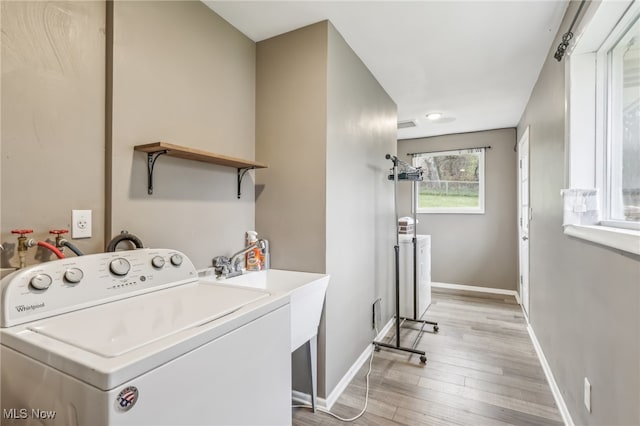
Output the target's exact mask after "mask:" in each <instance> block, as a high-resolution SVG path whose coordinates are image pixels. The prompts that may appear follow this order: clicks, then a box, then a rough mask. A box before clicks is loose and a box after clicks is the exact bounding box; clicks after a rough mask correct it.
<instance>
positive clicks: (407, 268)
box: [400, 235, 431, 319]
mask: <svg viewBox="0 0 640 426" xmlns="http://www.w3.org/2000/svg"><path fill="white" fill-rule="evenodd" d="M412 240H413V235H400V316H401V317H404V318H410V319H419V318H421V317H422V315H423V314H424V313H425V311H426V310H427V308H428V307H429V305H430V304H431V235H417V236H416V240H417V242H416V248H417V262H418V265H417V269H416V278H417V279H416V291H415V295H416V298H417V305H416V313H417V315H416V316H414V291H413V243H412Z"/></svg>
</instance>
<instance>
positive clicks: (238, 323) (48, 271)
mask: <svg viewBox="0 0 640 426" xmlns="http://www.w3.org/2000/svg"><path fill="white" fill-rule="evenodd" d="M1 284H2V301H1V302H2V305H1V306H2V315H1V322H0V326H1V328H0V350H1V352H0V354H1V362H2V371H1V376H2V382H1V385H2V388H1V389H2V395H1V405H2V407H1V409H2V422H1V423H2V424H3V425H4V424H19V425H23V426H27V425H40V424H44V425H90V426H94V425H96V426H97V425H191V424H194V425H195V424H199V425H234V424H237V425H286V424H291V357H290V339H291V338H290V321H289V299H288V296H286V295H282V294H272V293H269V292H267V291H265V290H259V289H251V288H241V287H237V286H233V287H232V286H225V285H221V284H212V283H211V282H208V283H205V282H201V281H199V279H198V274H197V272H196V270H195V268H194V266H193V264H192V263H191V261H190V260H189V259H188V258H187V257H186V256H184V255H183V254H182V253H179V252H177V251H175V250H166V249H140V250H131V251H123V252H115V253H102V254H96V255H88V256H82V257H73V258H67V259H61V260H56V261H51V262H47V263H43V264H40V265H35V266H32V267H29V268H25V269H23V270H20V271H17V272H15V273H13V274H11V275H9V276H7V277H5V278H4V279H3V280H2V283H1Z"/></svg>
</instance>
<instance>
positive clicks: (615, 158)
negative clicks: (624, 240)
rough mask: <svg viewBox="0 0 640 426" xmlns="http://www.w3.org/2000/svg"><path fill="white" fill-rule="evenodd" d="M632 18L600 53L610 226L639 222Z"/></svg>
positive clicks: (637, 59)
mask: <svg viewBox="0 0 640 426" xmlns="http://www.w3.org/2000/svg"><path fill="white" fill-rule="evenodd" d="M630 18H631V19H627V20H623V21H622V22H621V24H622V25H619V26H618V27H616V29H617V30H618V31H620V32H621V34H618V31H615V30H614V31H613V32H612V34H611V36H610V37H609V39H608V40H607V41H608V43H605V45H604V46H603V48H601V49H600V51H599V54H598V61H603V62H604V68H606V77H605V76H603V78H606V81H605V82H604V86H605V87H606V89H605V90H606V94H607V95H608V96H607V98H605V99H604V100H605V101H606V103H607V106H608V108H607V115H606V123H605V124H606V128H607V130H608V131H607V133H606V135H605V139H606V142H605V145H606V148H607V149H606V151H605V152H606V154H605V155H607V154H608V161H607V164H606V165H605V170H606V175H605V179H606V181H605V185H606V186H605V194H606V198H605V200H604V201H605V205H604V207H605V209H604V214H605V216H604V219H605V222H606V223H608V224H609V225H611V226H616V225H624V223H621V222H635V223H640V20H638V14H635V15H634V16H631V17H630ZM639 229H640V228H639Z"/></svg>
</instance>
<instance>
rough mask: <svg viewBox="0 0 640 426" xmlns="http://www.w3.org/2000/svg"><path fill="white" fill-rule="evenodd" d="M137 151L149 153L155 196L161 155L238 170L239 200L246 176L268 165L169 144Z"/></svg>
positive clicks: (150, 186)
mask: <svg viewBox="0 0 640 426" xmlns="http://www.w3.org/2000/svg"><path fill="white" fill-rule="evenodd" d="M133 149H134V150H135V151H140V152H146V153H147V171H148V175H147V176H148V193H149V195H151V194H153V168H154V165H155V162H156V160H157V159H158V157H159V156H161V155H168V156H170V157H176V158H182V159H184V160H193V161H200V162H203V163H209V164H217V165H220V166H227V167H234V168H236V169H238V198H240V185H241V184H242V178H243V177H244V175H245V174H246V173H247V172H248V171H249V170H252V169H264V168H266V167H267V165H266V164H263V163H259V162H257V161H251V160H244V159H242V158H236V157H229V156H227V155H221V154H215V153H213V152H208V151H202V150H200V149H195V148H189V147H186V146H180V145H174V144H171V143H167V142H153V143H148V144H145V145H136V146H134V147H133Z"/></svg>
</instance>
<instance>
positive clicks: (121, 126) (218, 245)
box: [107, 1, 260, 268]
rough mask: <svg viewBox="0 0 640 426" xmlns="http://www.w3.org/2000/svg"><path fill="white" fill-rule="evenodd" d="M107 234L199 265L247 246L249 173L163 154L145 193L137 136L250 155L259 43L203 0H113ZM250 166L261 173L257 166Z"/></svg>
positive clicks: (140, 141)
mask: <svg viewBox="0 0 640 426" xmlns="http://www.w3.org/2000/svg"><path fill="white" fill-rule="evenodd" d="M113 58H114V59H113V125H112V132H113V136H112V150H113V152H112V169H111V184H112V195H111V203H110V206H109V208H110V215H111V218H112V219H111V223H109V224H107V226H110V228H111V231H112V234H114V235H115V234H117V233H119V232H120V230H123V229H126V230H128V231H129V232H132V233H135V234H136V235H138V236H139V237H140V238H141V239H142V240H143V241H144V243H145V245H148V246H150V247H170V248H175V249H178V250H182V251H184V252H185V253H186V254H187V255H188V256H189V257H190V258H191V260H192V261H193V262H194V264H195V265H196V267H199V268H203V267H206V266H210V264H211V258H212V257H213V256H215V255H220V254H227V255H229V254H231V253H232V252H233V251H236V250H238V249H240V248H242V247H243V246H244V232H245V231H247V230H251V229H253V228H254V190H253V182H252V177H251V176H252V175H253V173H254V172H250V174H248V175H247V177H245V180H244V182H243V186H242V192H243V196H242V199H240V200H238V199H237V198H236V169H233V168H230V167H223V166H216V165H211V164H205V163H198V162H194V161H187V160H181V159H174V158H169V157H166V156H164V157H160V159H158V161H157V162H156V167H155V174H154V194H153V195H151V196H149V195H147V171H146V160H147V159H146V154H143V153H140V152H134V151H133V147H134V146H135V145H139V144H145V143H150V142H157V141H165V142H170V143H174V144H178V145H185V146H188V147H191V148H196V149H202V150H206V151H211V152H216V153H220V154H224V155H228V156H233V157H240V158H245V159H249V160H252V159H253V158H254V148H255V130H254V128H255V124H254V123H255V119H254V117H255V113H254V110H255V44H254V43H253V42H252V41H251V40H249V39H248V38H247V37H245V36H244V35H242V34H241V33H240V32H239V31H237V30H236V29H235V28H233V27H232V26H231V25H229V24H228V23H227V22H225V21H224V20H223V19H222V18H220V17H219V16H218V15H216V14H215V13H214V12H213V11H211V10H210V9H209V8H208V7H206V6H205V5H204V4H202V3H201V2H129V1H123V2H116V3H115V5H114V41H113ZM255 173H260V172H259V171H257V172H255Z"/></svg>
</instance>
